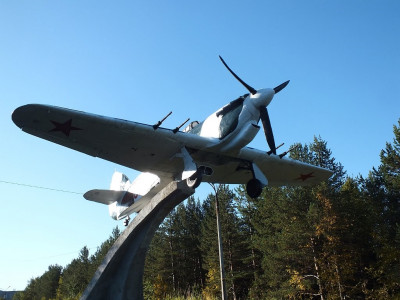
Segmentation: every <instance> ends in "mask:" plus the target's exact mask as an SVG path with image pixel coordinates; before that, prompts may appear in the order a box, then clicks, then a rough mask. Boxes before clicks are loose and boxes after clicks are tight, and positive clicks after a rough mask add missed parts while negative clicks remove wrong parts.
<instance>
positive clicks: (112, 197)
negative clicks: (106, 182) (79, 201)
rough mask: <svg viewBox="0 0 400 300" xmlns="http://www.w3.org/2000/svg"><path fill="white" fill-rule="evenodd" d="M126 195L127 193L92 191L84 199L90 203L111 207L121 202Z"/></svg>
mask: <svg viewBox="0 0 400 300" xmlns="http://www.w3.org/2000/svg"><path fill="white" fill-rule="evenodd" d="M126 193H127V192H126V191H111V190H90V191H88V192H86V193H85V194H84V195H83V197H85V199H86V200H89V201H94V202H99V203H102V204H107V205H109V204H112V203H114V202H115V201H118V200H120V199H121V198H122V197H123V196H124V195H125V194H126Z"/></svg>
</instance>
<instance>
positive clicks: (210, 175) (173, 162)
mask: <svg viewBox="0 0 400 300" xmlns="http://www.w3.org/2000/svg"><path fill="white" fill-rule="evenodd" d="M12 119H13V121H14V123H15V124H16V125H17V126H18V127H20V128H21V129H22V130H23V131H25V132H27V133H29V134H32V135H35V136H37V137H40V138H43V139H46V140H48V141H51V142H54V143H57V144H60V145H62V146H65V147H68V148H71V149H74V150H77V151H80V152H83V153H86V154H88V155H91V156H95V157H100V158H103V159H106V160H109V161H112V162H114V163H117V164H120V165H123V166H126V167H129V168H132V169H135V170H138V171H141V172H150V173H154V174H156V175H158V176H159V177H160V179H161V182H160V184H159V185H158V186H157V188H156V189H155V190H154V191H152V192H154V193H156V192H158V191H159V190H160V189H161V188H162V187H163V186H165V185H166V184H168V182H170V181H172V180H175V179H176V178H179V177H180V175H181V172H182V171H183V169H184V165H183V160H182V158H181V156H180V155H179V154H180V153H181V149H182V148H183V147H185V148H186V149H187V150H188V153H190V155H191V156H192V158H193V160H194V161H195V162H196V164H197V166H198V167H204V168H208V169H207V170H211V171H210V172H207V174H205V175H204V177H203V181H205V182H214V183H232V184H235V183H238V184H241V183H247V182H248V180H250V179H251V178H252V170H251V165H252V163H255V164H256V165H257V166H258V167H259V168H260V169H261V171H262V172H263V173H264V175H265V176H266V177H267V179H268V181H269V184H270V185H273V186H275V185H276V186H277V185H308V184H315V183H318V182H320V181H322V180H325V179H327V178H329V177H330V176H331V174H332V173H331V172H330V171H328V170H326V169H323V168H319V167H315V166H312V165H309V164H305V163H301V162H298V161H295V160H291V159H288V158H282V159H280V158H279V157H278V156H276V155H267V154H266V153H265V152H262V151H259V150H255V149H251V148H243V149H242V150H241V151H239V152H238V153H235V154H232V153H230V154H226V153H225V154H224V153H221V152H220V151H218V147H216V145H218V142H219V140H217V139H213V138H204V137H201V136H198V135H196V134H191V133H185V132H177V133H174V132H173V131H172V130H170V129H166V128H161V127H160V128H158V129H154V128H153V126H151V125H146V124H141V123H136V122H131V121H126V120H121V119H115V118H109V117H103V116H99V115H95V114H89V113H85V112H80V111H76V110H70V109H65V108H59V107H53V106H47V105H40V104H30V105H25V106H21V107H19V108H17V109H16V110H15V111H14V113H13V115H12Z"/></svg>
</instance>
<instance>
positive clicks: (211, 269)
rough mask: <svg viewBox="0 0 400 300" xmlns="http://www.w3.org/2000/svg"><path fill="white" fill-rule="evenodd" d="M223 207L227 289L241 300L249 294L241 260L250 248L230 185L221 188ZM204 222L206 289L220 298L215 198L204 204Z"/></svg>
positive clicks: (212, 196) (219, 196)
mask: <svg viewBox="0 0 400 300" xmlns="http://www.w3.org/2000/svg"><path fill="white" fill-rule="evenodd" d="M218 199H219V206H220V210H219V211H220V223H221V232H222V244H223V251H224V267H225V273H226V278H225V282H226V289H227V292H228V294H229V295H230V297H232V298H233V299H238V298H241V297H245V296H246V295H247V293H248V289H249V285H248V282H249V281H250V279H249V274H248V272H247V271H246V266H245V264H244V263H243V261H242V258H243V257H244V256H245V251H247V249H248V248H249V246H248V245H247V244H246V242H247V239H246V238H245V231H244V230H242V226H241V225H242V224H241V222H240V219H239V217H238V211H237V209H236V207H235V205H234V200H235V195H234V193H233V192H232V191H230V190H229V188H228V186H226V185H221V186H220V187H219V189H218ZM203 207H204V214H205V215H204V221H203V224H202V241H201V247H202V253H203V260H204V264H205V268H206V269H207V270H208V274H207V280H206V290H208V291H212V292H213V293H214V294H213V295H207V296H219V295H220V294H221V292H220V289H218V290H215V288H214V287H216V286H219V285H220V284H219V283H220V277H219V276H218V277H217V276H215V270H219V259H218V244H217V231H216V217H215V196H214V195H209V196H208V197H207V199H206V200H205V201H204V203H203Z"/></svg>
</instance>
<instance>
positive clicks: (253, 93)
mask: <svg viewBox="0 0 400 300" xmlns="http://www.w3.org/2000/svg"><path fill="white" fill-rule="evenodd" d="M219 59H220V60H221V61H222V63H223V64H224V66H225V67H226V68H227V69H228V71H229V72H231V74H232V75H233V77H235V78H236V79H237V80H238V81H239V82H240V83H241V84H242V85H243V86H244V87H245V88H246V89H247V90H248V91H249V92H250V93H251V94H252V95H255V94H257V90H256V89H254V88H252V87H251V86H250V85H248V84H247V83H246V82H244V81H243V80H242V79H240V77H239V76H237V75H236V74H235V72H233V71H232V70H231V68H229V67H228V65H227V64H226V62H225V61H224V60H223V58H222V57H221V55H219ZM275 93H276V92H275Z"/></svg>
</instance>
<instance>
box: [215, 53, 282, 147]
mask: <svg viewBox="0 0 400 300" xmlns="http://www.w3.org/2000/svg"><path fill="white" fill-rule="evenodd" d="M219 58H220V60H221V61H222V63H223V64H224V66H225V67H226V68H227V69H228V71H229V72H230V73H231V74H232V75H233V77H235V78H236V79H237V80H238V81H239V82H240V83H241V84H242V85H243V86H244V87H245V88H246V89H247V90H248V91H249V92H250V93H251V94H252V95H256V94H257V92H258V91H257V90H256V89H255V88H253V87H251V86H250V85H248V84H247V83H246V82H244V81H243V80H242V79H241V78H240V77H239V76H238V75H236V73H235V72H233V71H232V70H231V68H229V66H228V65H227V64H226V62H225V61H224V60H223V58H222V57H221V56H219ZM289 81H290V80H288V81H285V82H284V83H282V84H280V85H278V86H276V87H274V88H273V90H274V93H275V94H277V93H279V92H280V91H281V90H283V89H284V88H285V87H286V86H287V85H288V83H289ZM259 110H260V119H261V122H262V124H263V128H264V133H265V138H266V139H267V143H268V146H269V148H270V149H271V153H273V154H276V146H275V139H274V134H273V132H272V126H271V121H270V120H269V115H268V110H267V107H266V106H260V107H259Z"/></svg>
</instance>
